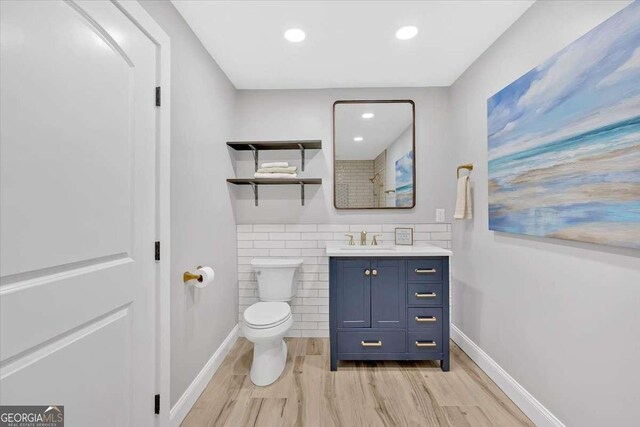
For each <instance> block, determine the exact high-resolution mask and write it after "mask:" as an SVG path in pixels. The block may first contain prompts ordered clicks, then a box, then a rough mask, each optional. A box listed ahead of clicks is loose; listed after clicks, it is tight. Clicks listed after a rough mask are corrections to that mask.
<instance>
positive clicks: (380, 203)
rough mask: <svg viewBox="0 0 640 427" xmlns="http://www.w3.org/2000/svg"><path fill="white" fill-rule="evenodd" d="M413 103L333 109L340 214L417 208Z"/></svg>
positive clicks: (372, 103) (359, 104)
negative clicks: (351, 210) (341, 211)
mask: <svg viewBox="0 0 640 427" xmlns="http://www.w3.org/2000/svg"><path fill="white" fill-rule="evenodd" d="M414 108H415V107H414V104H413V102H412V101H336V103H335V104H334V107H333V132H334V150H333V155H334V161H333V171H334V176H333V178H334V205H335V207H336V208H337V209H389V208H391V209H394V208H395V209H403V208H404V209H407V208H412V207H414V206H415V192H414V186H415V159H414V151H415V126H414V116H415V114H414Z"/></svg>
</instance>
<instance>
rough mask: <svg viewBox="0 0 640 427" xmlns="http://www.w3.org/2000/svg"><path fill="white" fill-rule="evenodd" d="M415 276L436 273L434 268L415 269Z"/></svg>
mask: <svg viewBox="0 0 640 427" xmlns="http://www.w3.org/2000/svg"><path fill="white" fill-rule="evenodd" d="M415 271H416V274H433V273H435V272H436V269H435V268H416V270H415Z"/></svg>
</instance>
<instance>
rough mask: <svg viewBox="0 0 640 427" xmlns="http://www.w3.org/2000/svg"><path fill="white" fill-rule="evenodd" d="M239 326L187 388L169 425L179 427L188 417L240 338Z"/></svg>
mask: <svg viewBox="0 0 640 427" xmlns="http://www.w3.org/2000/svg"><path fill="white" fill-rule="evenodd" d="M239 330H240V328H239V326H238V325H237V324H236V326H234V327H233V329H232V330H231V332H229V335H227V337H226V338H225V339H224V341H223V342H222V344H221V345H220V347H218V349H217V350H216V352H215V353H213V356H211V359H209V360H208V361H207V363H206V364H205V365H204V367H203V368H202V370H201V371H200V372H199V373H198V375H197V376H196V377H195V378H194V380H193V382H192V383H191V384H190V385H189V387H187V389H186V390H185V392H184V393H183V394H182V396H180V399H178V401H177V402H176V404H175V405H173V408H171V411H170V412H169V425H170V426H172V427H174V426H175V427H178V426H179V425H180V423H182V421H183V420H184V418H185V417H186V416H187V414H188V413H189V411H190V410H191V408H192V407H193V405H194V404H195V403H196V400H198V397H200V394H202V392H203V391H204V389H205V388H206V387H207V384H209V381H210V380H211V377H213V374H215V373H216V371H217V370H218V368H219V367H220V365H221V364H222V361H223V360H224V358H225V357H226V356H227V354H229V351H230V350H231V347H233V344H235V342H236V340H237V339H238V336H239Z"/></svg>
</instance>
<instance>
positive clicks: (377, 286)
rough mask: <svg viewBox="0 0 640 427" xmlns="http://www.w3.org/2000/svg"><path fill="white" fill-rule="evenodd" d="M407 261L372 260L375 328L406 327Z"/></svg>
mask: <svg viewBox="0 0 640 427" xmlns="http://www.w3.org/2000/svg"><path fill="white" fill-rule="evenodd" d="M405 266H406V262H405V261H403V260H398V259H391V260H389V259H377V260H373V261H372V262H371V323H372V327H373V328H404V327H405V321H406V315H405V312H406V307H407V303H406V300H405V299H406V295H407V291H406V280H405V275H406V272H405Z"/></svg>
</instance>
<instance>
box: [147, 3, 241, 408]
mask: <svg viewBox="0 0 640 427" xmlns="http://www.w3.org/2000/svg"><path fill="white" fill-rule="evenodd" d="M140 4H141V5H142V7H144V8H145V9H146V10H147V12H149V14H150V15H151V16H152V17H153V19H155V20H156V22H158V24H160V26H161V27H162V28H163V29H164V31H165V32H166V33H167V34H168V35H169V37H171V101H172V105H171V276H172V277H171V406H173V405H174V404H175V403H176V401H177V400H178V399H179V398H180V396H181V395H182V393H184V391H185V390H186V388H187V387H188V386H189V384H191V382H192V381H193V380H194V378H195V377H196V375H197V374H198V373H199V372H200V370H201V369H202V368H203V367H204V365H205V363H206V362H207V361H208V360H209V358H210V357H211V356H212V355H213V353H214V352H215V351H216V350H217V349H218V347H219V346H220V344H222V341H223V340H224V338H225V337H226V336H227V335H228V334H229V332H230V331H231V329H232V328H233V327H234V326H235V324H236V319H237V307H238V301H237V298H238V297H237V295H238V289H237V266H236V262H237V260H236V226H235V221H234V218H233V211H232V200H231V197H230V194H229V191H228V189H227V184H226V182H225V179H226V178H227V177H228V176H231V174H232V173H233V169H232V166H231V161H230V158H229V155H228V153H227V149H226V146H225V141H227V140H228V139H229V136H230V135H231V133H232V127H233V113H234V103H235V100H236V91H235V89H234V87H233V86H232V85H231V83H230V82H229V80H228V79H227V77H226V76H225V75H224V73H223V72H222V70H221V69H220V68H219V67H218V65H217V64H216V63H215V61H214V60H213V59H211V56H210V55H209V53H208V52H207V51H206V50H205V49H204V47H203V46H202V44H201V43H200V41H199V40H198V39H197V38H196V36H195V34H194V33H193V32H192V31H191V29H190V28H189V27H188V26H187V24H186V22H185V21H184V20H183V19H182V17H181V16H180V14H179V13H178V11H177V10H176V9H175V8H174V6H173V5H172V4H171V3H170V2H168V1H142V2H140ZM198 264H203V265H210V266H212V267H214V269H215V270H216V279H215V282H214V283H213V284H212V285H209V286H208V287H206V288H204V289H196V288H194V287H192V286H185V285H184V284H183V283H182V273H183V272H184V271H185V270H192V269H194V268H195V267H196V266H197V265H198Z"/></svg>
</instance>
